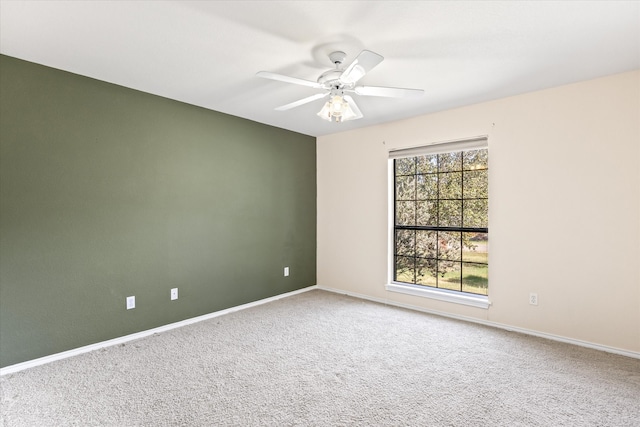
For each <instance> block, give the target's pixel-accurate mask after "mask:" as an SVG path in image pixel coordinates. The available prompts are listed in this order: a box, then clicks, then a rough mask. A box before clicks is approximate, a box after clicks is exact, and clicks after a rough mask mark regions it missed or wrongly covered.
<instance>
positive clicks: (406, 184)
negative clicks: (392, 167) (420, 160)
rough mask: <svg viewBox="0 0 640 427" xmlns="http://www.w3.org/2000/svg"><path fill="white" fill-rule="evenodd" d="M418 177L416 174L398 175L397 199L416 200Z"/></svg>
mask: <svg viewBox="0 0 640 427" xmlns="http://www.w3.org/2000/svg"><path fill="white" fill-rule="evenodd" d="M415 198H416V177H415V175H408V176H398V177H396V200H415Z"/></svg>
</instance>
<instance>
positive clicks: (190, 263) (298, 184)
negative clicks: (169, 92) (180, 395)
mask: <svg viewBox="0 0 640 427" xmlns="http://www.w3.org/2000/svg"><path fill="white" fill-rule="evenodd" d="M285 266H288V267H290V272H291V273H290V276H289V277H284V275H283V268H284V267H285ZM315 281H316V140H315V138H313V137H310V136H306V135H302V134H298V133H294V132H290V131H286V130H283V129H279V128H275V127H271V126H267V125H263V124H259V123H256V122H252V121H249V120H245V119H241V118H238V117H234V116H230V115H226V114H222V113H218V112H214V111H211V110H207V109H204V108H200V107H195V106H192V105H188V104H184V103H180V102H177V101H173V100H169V99H166V98H162V97H158V96H155V95H150V94H147V93H143V92H139V91H135V90H132V89H127V88H124V87H121V86H117V85H114V84H110V83H105V82H102V81H98V80H94V79H91V78H87V77H82V76H78V75H75V74H71V73H67V72H63V71H59V70H56V69H52V68H48V67H44V66H41V65H37V64H33V63H29V62H25V61H21V60H18V59H15V58H11V57H7V56H0V366H2V367H5V366H9V365H13V364H15V363H19V362H23V361H27V360H32V359H36V358H39V357H42V356H46V355H51V354H55V353H58V352H61V351H65V350H69V349H73V348H77V347H81V346H85V345H89V344H92V343H96V342H101V341H105V340H109V339H113V338H116V337H120V336H124V335H127V334H131V333H135V332H139V331H143V330H147V329H150V328H154V327H158V326H162V325H166V324H169V323H172V322H177V321H180V320H184V319H188V318H191V317H194V316H199V315H203V314H206V313H211V312H214V311H217V310H222V309H225V308H229V307H233V306H237V305H240V304H244V303H247V302H251V301H256V300H259V299H262V298H267V297H270V296H274V295H278V294H282V293H285V292H289V291H293V290H296V289H301V288H304V287H307V286H311V285H314V284H315ZM173 287H177V288H179V299H178V300H176V301H170V298H169V296H170V289H171V288H173ZM130 295H135V297H136V308H135V309H133V310H126V305H125V300H126V297H127V296H130Z"/></svg>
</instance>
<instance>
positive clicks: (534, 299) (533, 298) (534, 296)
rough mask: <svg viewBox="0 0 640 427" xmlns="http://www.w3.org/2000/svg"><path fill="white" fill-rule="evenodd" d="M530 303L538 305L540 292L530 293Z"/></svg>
mask: <svg viewBox="0 0 640 427" xmlns="http://www.w3.org/2000/svg"><path fill="white" fill-rule="evenodd" d="M529 304H531V305H538V294H536V293H534V292H531V293H530V294H529Z"/></svg>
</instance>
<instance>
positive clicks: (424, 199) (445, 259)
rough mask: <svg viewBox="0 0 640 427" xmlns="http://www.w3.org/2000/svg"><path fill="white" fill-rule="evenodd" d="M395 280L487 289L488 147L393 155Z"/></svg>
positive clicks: (476, 291)
mask: <svg viewBox="0 0 640 427" xmlns="http://www.w3.org/2000/svg"><path fill="white" fill-rule="evenodd" d="M393 163H394V193H395V197H394V202H395V203H394V218H395V220H394V257H393V259H394V272H393V279H394V281H395V282H401V283H410V284H415V285H422V286H428V287H433V288H440V289H447V290H452V291H458V292H468V293H473V294H479V295H487V293H488V267H489V266H488V250H487V247H488V231H489V228H488V150H487V149H486V148H482V149H474V150H466V151H456V152H444V153H439V154H426V155H416V156H412V157H401V158H395V159H394V162H393Z"/></svg>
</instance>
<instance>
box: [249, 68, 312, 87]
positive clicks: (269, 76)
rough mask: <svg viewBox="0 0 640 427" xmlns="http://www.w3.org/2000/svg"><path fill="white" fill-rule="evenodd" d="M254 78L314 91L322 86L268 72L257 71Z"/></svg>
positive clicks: (309, 81)
mask: <svg viewBox="0 0 640 427" xmlns="http://www.w3.org/2000/svg"><path fill="white" fill-rule="evenodd" d="M256 76H258V77H262V78H263V79H271V80H278V81H280V82H285V83H293V84H295V85H301V86H308V87H312V88H315V89H321V88H322V85H321V84H320V83H318V82H313V81H311V80H305V79H299V78H297V77H290V76H285V75H283V74H277V73H272V72H270V71H259V72H258V73H256Z"/></svg>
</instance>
